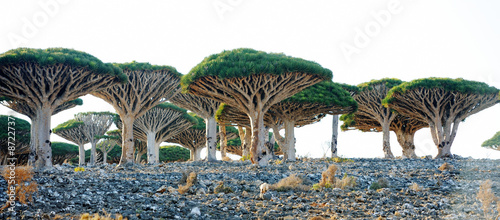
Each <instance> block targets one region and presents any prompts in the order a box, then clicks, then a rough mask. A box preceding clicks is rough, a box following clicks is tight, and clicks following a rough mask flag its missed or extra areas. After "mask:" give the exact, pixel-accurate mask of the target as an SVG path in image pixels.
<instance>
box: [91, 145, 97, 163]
mask: <svg viewBox="0 0 500 220" xmlns="http://www.w3.org/2000/svg"><path fill="white" fill-rule="evenodd" d="M90 144H91V148H90V161H89V164H90V166H94V165H95V163H96V160H97V152H96V144H97V140H92V141H91V142H90Z"/></svg>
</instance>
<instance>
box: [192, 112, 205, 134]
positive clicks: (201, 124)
mask: <svg viewBox="0 0 500 220" xmlns="http://www.w3.org/2000/svg"><path fill="white" fill-rule="evenodd" d="M189 115H190V116H191V117H193V118H194V119H195V120H196V124H195V125H194V126H193V127H191V128H193V129H199V130H203V129H206V127H207V125H206V124H205V119H203V118H201V117H199V116H198V115H196V114H194V113H192V112H191V113H189Z"/></svg>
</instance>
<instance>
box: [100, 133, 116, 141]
mask: <svg viewBox="0 0 500 220" xmlns="http://www.w3.org/2000/svg"><path fill="white" fill-rule="evenodd" d="M106 133H107V132H106ZM95 138H96V139H108V140H118V139H120V136H115V135H101V136H96V137H95Z"/></svg>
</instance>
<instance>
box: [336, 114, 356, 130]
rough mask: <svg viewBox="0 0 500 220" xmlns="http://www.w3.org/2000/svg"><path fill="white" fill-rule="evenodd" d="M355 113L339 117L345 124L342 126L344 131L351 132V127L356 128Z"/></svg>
mask: <svg viewBox="0 0 500 220" xmlns="http://www.w3.org/2000/svg"><path fill="white" fill-rule="evenodd" d="M354 116H355V113H349V114H343V115H341V116H340V117H339V120H340V121H342V122H344V123H342V125H340V129H341V130H342V131H347V130H349V128H350V127H354V126H355V125H356V120H355V119H354Z"/></svg>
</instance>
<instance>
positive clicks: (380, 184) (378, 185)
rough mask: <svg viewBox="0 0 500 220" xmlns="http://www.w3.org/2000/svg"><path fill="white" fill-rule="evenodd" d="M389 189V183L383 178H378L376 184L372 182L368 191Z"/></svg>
mask: <svg viewBox="0 0 500 220" xmlns="http://www.w3.org/2000/svg"><path fill="white" fill-rule="evenodd" d="M388 187H389V181H387V179H385V178H379V179H378V180H377V182H373V183H372V184H371V185H370V187H369V189H371V190H379V189H382V188H388Z"/></svg>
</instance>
